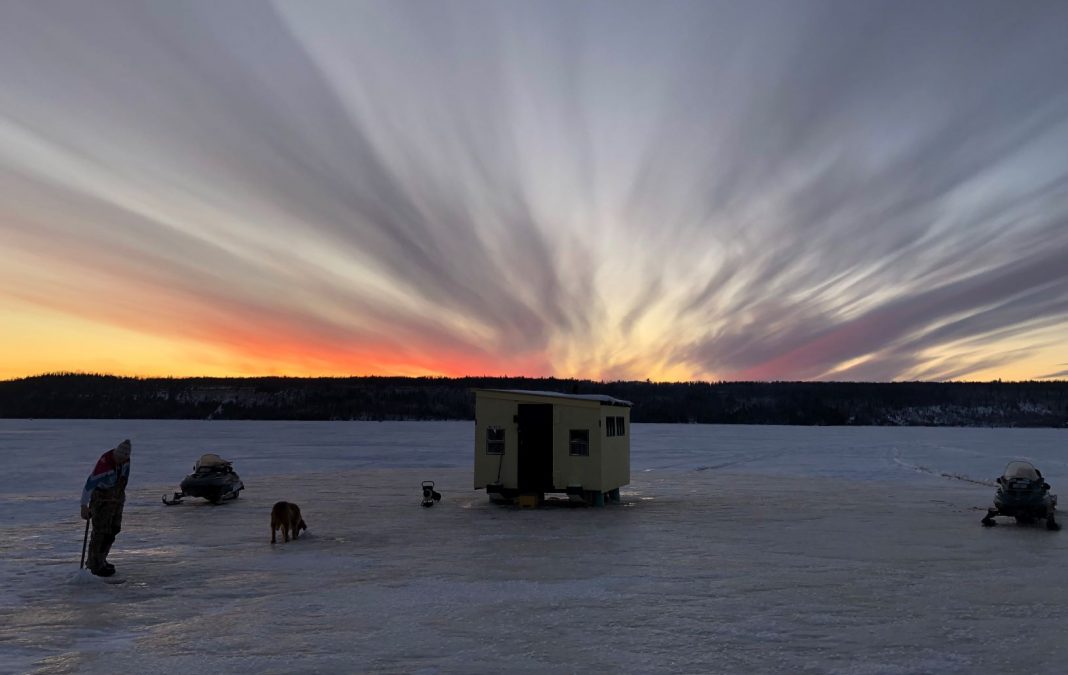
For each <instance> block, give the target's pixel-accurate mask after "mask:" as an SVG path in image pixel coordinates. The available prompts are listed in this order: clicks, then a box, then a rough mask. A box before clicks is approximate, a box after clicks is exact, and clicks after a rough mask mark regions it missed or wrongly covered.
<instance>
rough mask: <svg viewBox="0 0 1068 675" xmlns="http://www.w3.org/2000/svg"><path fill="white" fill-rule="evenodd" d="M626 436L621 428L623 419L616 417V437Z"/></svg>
mask: <svg viewBox="0 0 1068 675" xmlns="http://www.w3.org/2000/svg"><path fill="white" fill-rule="evenodd" d="M626 435H627V434H626V433H625V430H624V428H623V418H622V417H617V418H616V436H626Z"/></svg>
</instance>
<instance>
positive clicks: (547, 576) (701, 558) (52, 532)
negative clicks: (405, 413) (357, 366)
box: [0, 420, 1068, 675]
mask: <svg viewBox="0 0 1068 675" xmlns="http://www.w3.org/2000/svg"><path fill="white" fill-rule="evenodd" d="M632 434H633V438H632V481H631V484H630V486H628V487H627V488H625V489H624V490H623V498H624V499H623V501H624V503H623V504H622V505H619V506H609V507H605V508H600V509H596V508H570V507H564V506H558V507H549V508H543V509H539V510H520V509H516V508H508V507H500V506H496V505H493V504H490V503H489V502H488V500H487V499H486V496H485V494H484V493H483V492H481V491H478V492H476V491H474V490H473V489H472V488H471V481H472V477H471V465H472V453H473V449H472V443H473V435H474V426H473V423H471V422H403V423H402V422H396V423H390V422H381V423H376V422H337V423H333V422H304V423H298V422H220V421H216V422H196V421H166V422H164V421H123V420H96V421H71V420H63V421H56V420H36V421H34V420H0V452H2V453H3V456H4V458H5V461H6V464H7V466H8V467H9V468H8V472H9V478H8V479H7V480H5V481H3V482H2V483H0V514H2V520H0V522H2V523H3V524H2V526H0V527H2V530H0V532H2V537H0V671H2V672H32V671H38V672H46V673H63V672H109V673H110V672H161V673H162V672H165V673H173V674H175V675H177V674H178V673H185V672H190V673H197V672H205V671H214V672H419V673H434V672H444V673H453V672H464V673H490V672H520V673H524V672H525V673H542V672H549V671H566V672H608V671H616V672H635V673H646V672H685V673H742V672H759V673H993V672H1014V671H1026V672H1028V673H1036V672H1038V673H1059V672H1065V671H1066V670H1068V644H1066V643H1065V641H1064V640H1063V635H1064V628H1063V626H1064V622H1065V618H1066V615H1068V590H1066V585H1065V581H1064V580H1065V575H1064V571H1063V570H1064V566H1065V565H1064V563H1065V559H1066V551H1068V544H1066V542H1068V539H1066V537H1068V529H1066V530H1065V531H1064V532H1062V533H1056V532H1047V531H1045V530H1044V529H1042V528H1041V527H1019V526H1016V525H1010V524H1007V523H1005V524H1003V525H1002V526H999V527H996V528H992V529H985V528H982V527H981V526H980V525H979V520H980V518H981V517H982V516H983V513H984V511H985V509H986V507H987V506H988V505H989V504H990V502H991V499H992V497H993V492H994V489H993V482H992V480H993V478H994V477H995V476H997V475H999V474H1000V472H1001V470H1002V469H1003V468H1004V466H1005V464H1006V462H1008V461H1009V460H1010V459H1013V458H1028V459H1031V460H1032V461H1034V463H1035V464H1036V465H1037V466H1038V467H1039V468H1040V469H1041V470H1042V472H1043V473H1044V474H1045V476H1046V477H1047V480H1048V481H1049V482H1050V483H1051V484H1052V485H1053V487H1054V491H1055V492H1056V491H1058V488H1061V489H1062V490H1061V491H1063V489H1064V488H1066V487H1068V455H1066V453H1065V447H1066V445H1068V431H1066V430H1056V429H1033V430H1018V429H944V428H943V429H936V428H829V427H744V426H702V425H642V424H636V425H633V427H632ZM123 438H130V439H131V440H132V441H133V470H132V477H131V484H130V488H129V493H128V503H127V507H126V512H125V517H124V522H123V531H122V533H121V534H120V535H119V536H118V539H117V541H116V544H115V547H114V549H113V551H112V554H111V557H110V560H111V562H113V563H114V564H115V565H116V566H117V567H118V569H119V573H120V574H121V575H122V576H123V577H125V578H126V579H127V582H126V583H125V584H123V585H120V586H111V585H105V584H103V583H99V582H98V580H95V579H92V578H91V577H90V578H87V577H86V575H85V574H84V573H83V572H79V570H78V558H79V555H80V553H81V544H82V534H83V532H84V529H83V521H81V520H80V519H79V517H78V498H79V493H80V491H81V488H82V485H83V483H84V480H85V477H86V475H87V474H88V472H89V470H90V469H91V468H92V465H93V463H94V462H95V460H96V458H97V456H98V455H99V454H100V453H101V452H103V451H104V450H106V449H108V448H110V447H113V446H114V445H115V444H116V443H117V442H118V441H120V440H122V439H123ZM204 452H216V453H218V454H220V455H221V456H222V457H224V458H226V459H229V460H231V461H233V463H234V467H235V469H236V470H237V471H238V472H239V473H240V475H241V478H242V479H243V480H244V482H245V485H246V489H245V491H244V492H243V493H242V495H241V498H240V499H238V500H237V501H234V502H230V503H227V504H224V505H222V506H212V505H210V504H207V503H206V502H204V501H203V500H197V499H189V500H188V501H187V502H186V503H184V504H181V505H179V506H171V507H168V506H164V505H163V504H162V503H160V497H161V496H162V495H163V494H164V493H170V492H172V491H174V490H175V489H177V485H178V482H180V480H181V479H182V477H183V476H185V475H186V474H187V473H189V471H190V470H191V468H192V466H193V463H194V461H195V460H196V458H197V457H198V456H199V455H200V454H201V453H204ZM423 480H434V481H435V482H436V485H437V488H438V490H439V491H440V492H441V493H442V494H443V495H444V499H443V500H442V501H441V502H440V503H439V504H437V505H436V506H434V507H433V508H422V507H421V506H420V501H421V491H420V482H421V481H423ZM282 499H285V500H289V501H293V502H296V503H297V504H299V505H300V506H301V508H302V510H303V512H304V517H305V520H306V521H307V523H308V527H309V530H308V532H307V533H306V534H305V535H303V536H302V537H301V538H300V539H299V540H298V541H295V542H290V543H288V544H281V543H280V544H276V545H274V546H272V545H271V544H270V543H269V541H270V528H269V512H270V508H271V505H272V504H273V503H274V502H275V501H278V500H282ZM94 582H96V583H94Z"/></svg>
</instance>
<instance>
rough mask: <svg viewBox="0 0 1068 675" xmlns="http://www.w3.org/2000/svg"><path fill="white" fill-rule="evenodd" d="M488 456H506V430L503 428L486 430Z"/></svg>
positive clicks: (488, 428)
mask: <svg viewBox="0 0 1068 675" xmlns="http://www.w3.org/2000/svg"><path fill="white" fill-rule="evenodd" d="M486 454H487V455H503V454H504V429H503V428H501V427H487V428H486Z"/></svg>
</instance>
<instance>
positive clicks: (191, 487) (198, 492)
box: [163, 453, 245, 506]
mask: <svg viewBox="0 0 1068 675" xmlns="http://www.w3.org/2000/svg"><path fill="white" fill-rule="evenodd" d="M180 487H181V488H182V491H181V492H175V493H174V497H172V498H171V499H167V495H163V503H164V504H166V505H168V506H173V505H174V504H181V503H182V498H183V497H202V498H204V499H207V500H208V501H209V502H211V503H212V504H219V503H222V502H224V501H228V500H230V499H237V494H238V493H239V492H241V491H242V490H244V489H245V484H244V483H242V482H241V478H240V477H238V475H237V474H236V473H234V467H233V465H232V464H231V463H230V462H228V461H226V460H225V459H223V458H222V457H219V456H218V455H214V454H211V453H208V454H206V455H201V456H200V459H198V460H197V463H196V464H195V465H194V466H193V473H191V474H189V475H188V476H186V477H185V480H183V481H182V484H181V485H180Z"/></svg>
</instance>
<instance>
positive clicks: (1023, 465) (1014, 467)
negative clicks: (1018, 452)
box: [1005, 462, 1038, 480]
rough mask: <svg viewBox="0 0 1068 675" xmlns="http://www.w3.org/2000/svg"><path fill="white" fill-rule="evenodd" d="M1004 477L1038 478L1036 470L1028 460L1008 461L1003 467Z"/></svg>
mask: <svg viewBox="0 0 1068 675" xmlns="http://www.w3.org/2000/svg"><path fill="white" fill-rule="evenodd" d="M1005 477H1006V478H1026V479H1027V480H1038V471H1037V470H1035V467H1034V466H1033V465H1032V464H1031V463H1030V462H1009V465H1008V466H1006V467H1005Z"/></svg>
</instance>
